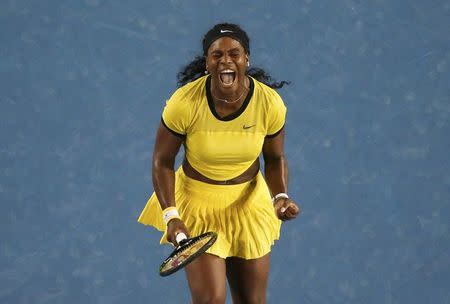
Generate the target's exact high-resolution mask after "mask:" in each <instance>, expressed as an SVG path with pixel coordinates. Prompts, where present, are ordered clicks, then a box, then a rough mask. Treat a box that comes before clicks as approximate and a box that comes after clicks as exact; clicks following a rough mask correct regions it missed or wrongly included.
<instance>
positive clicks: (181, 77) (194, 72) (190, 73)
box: [177, 23, 290, 89]
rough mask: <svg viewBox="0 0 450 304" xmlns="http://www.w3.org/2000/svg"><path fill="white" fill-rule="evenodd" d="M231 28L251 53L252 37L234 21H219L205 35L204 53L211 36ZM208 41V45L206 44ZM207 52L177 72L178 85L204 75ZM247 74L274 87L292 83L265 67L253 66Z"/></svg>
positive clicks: (277, 87)
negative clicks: (275, 78) (278, 80)
mask: <svg viewBox="0 0 450 304" xmlns="http://www.w3.org/2000/svg"><path fill="white" fill-rule="evenodd" d="M224 28H225V29H229V30H232V31H235V32H237V33H239V37H240V38H241V39H240V42H241V44H242V45H243V47H244V49H245V51H246V52H247V53H248V54H250V38H249V37H248V35H247V33H246V32H245V31H244V30H242V28H241V27H240V26H239V25H237V24H232V23H219V24H216V25H215V26H214V27H213V28H211V29H210V30H209V31H208V32H207V33H206V34H205V36H204V37H203V49H204V53H206V51H205V48H206V47H208V46H209V45H208V44H207V42H208V41H209V37H210V36H211V35H212V34H213V33H214V32H215V31H218V30H219V29H224ZM205 43H206V45H205ZM205 56H206V54H205V55H203V56H196V57H195V58H194V60H192V61H191V62H190V63H189V64H187V65H186V66H185V67H184V68H182V69H181V71H180V72H179V73H178V74H177V80H178V86H179V87H181V86H183V85H185V84H187V83H189V82H191V81H194V80H196V79H198V78H200V77H202V76H203V75H204V73H205V70H206V58H205ZM247 74H248V75H250V76H251V77H253V78H255V79H256V80H258V81H261V82H262V83H264V84H266V85H268V86H269V87H271V88H273V89H279V88H282V87H283V86H284V85H285V84H290V82H289V81H285V80H282V81H280V82H277V81H275V80H273V79H272V77H271V76H270V75H269V74H268V73H267V72H266V71H264V70H263V69H261V68H257V67H251V68H249V69H248V70H247Z"/></svg>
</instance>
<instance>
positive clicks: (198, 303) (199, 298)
mask: <svg viewBox="0 0 450 304" xmlns="http://www.w3.org/2000/svg"><path fill="white" fill-rule="evenodd" d="M225 298H226V294H219V293H217V294H203V295H195V296H193V297H192V304H225Z"/></svg>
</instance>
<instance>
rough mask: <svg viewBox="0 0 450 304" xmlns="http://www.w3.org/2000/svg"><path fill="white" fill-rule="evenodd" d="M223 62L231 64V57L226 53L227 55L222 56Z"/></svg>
mask: <svg viewBox="0 0 450 304" xmlns="http://www.w3.org/2000/svg"><path fill="white" fill-rule="evenodd" d="M222 62H224V63H230V62H231V56H230V55H228V54H226V53H225V54H224V55H223V56H222Z"/></svg>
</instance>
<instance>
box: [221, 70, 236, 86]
mask: <svg viewBox="0 0 450 304" xmlns="http://www.w3.org/2000/svg"><path fill="white" fill-rule="evenodd" d="M219 78H220V81H221V82H222V85H223V86H226V87H228V86H231V85H233V83H234V81H235V80H236V72H234V71H232V70H223V71H222V72H220V73H219Z"/></svg>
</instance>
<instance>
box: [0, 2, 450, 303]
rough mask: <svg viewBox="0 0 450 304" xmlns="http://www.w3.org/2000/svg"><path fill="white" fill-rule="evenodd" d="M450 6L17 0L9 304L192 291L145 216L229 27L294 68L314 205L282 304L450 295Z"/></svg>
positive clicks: (299, 184)
mask: <svg viewBox="0 0 450 304" xmlns="http://www.w3.org/2000/svg"><path fill="white" fill-rule="evenodd" d="M449 17H450V2H449V1H440V0H435V1H418V0H408V1H406V0H404V1H388V0H377V1H359V0H345V1H312V0H304V1H245V3H243V2H241V1H237V0H230V1H222V0H213V1H208V2H207V1H181V0H172V1H145V0H130V1H118V0H114V1H106V0H83V1H49V0H42V1H31V0H28V1H26V0H18V1H13V0H2V1H1V2H0V103H1V108H0V109H1V111H0V136H1V141H0V166H1V171H0V203H1V205H0V303H2V304H3V303H5V304H22V303H23V304H28V303H33V304H40V303H65V304H71V303H95V304H98V303H108V304H112V303H125V302H127V303H188V302H189V292H188V288H187V284H186V282H185V277H184V274H183V272H179V273H177V274H175V275H174V276H171V277H168V278H160V277H159V275H158V273H157V269H158V266H159V264H160V262H161V260H162V258H163V257H164V256H166V255H167V254H168V253H169V252H170V250H171V248H170V247H167V246H160V245H159V238H160V234H159V232H157V231H155V230H153V229H151V228H147V227H144V226H142V225H139V224H138V223H137V222H136V219H137V216H138V215H139V213H140V211H141V209H142V208H143V207H144V205H145V203H146V201H147V198H148V197H149V195H150V194H151V192H152V186H151V180H150V167H151V164H150V159H151V153H152V149H153V141H154V134H155V129H156V127H157V126H158V124H159V119H160V115H161V109H162V107H163V105H164V103H165V100H166V99H167V98H168V97H169V96H170V95H171V92H172V91H173V90H174V89H175V88H176V78H175V76H176V73H177V72H178V71H179V70H180V68H181V67H182V66H183V65H185V64H187V63H188V62H189V61H190V60H191V59H192V58H193V57H194V56H196V55H200V54H201V39H202V36H203V34H204V33H205V32H206V31H207V30H208V29H209V28H210V27H212V26H213V25H214V24H215V23H218V22H223V21H231V22H235V23H239V24H240V25H242V27H243V28H244V29H245V30H247V31H248V33H249V35H250V37H251V52H252V53H251V63H252V65H254V66H260V67H263V68H265V69H267V70H268V71H269V72H270V73H271V74H272V75H273V76H274V77H275V78H276V79H278V80H290V81H292V84H291V85H290V86H288V87H286V88H283V89H281V90H280V91H279V92H280V94H281V95H282V96H283V98H284V100H285V103H286V104H287V106H288V111H289V112H288V122H287V143H286V153H287V156H288V158H289V160H290V191H289V193H290V194H291V196H292V197H293V198H295V199H296V200H297V201H298V202H300V203H301V205H302V206H303V214H302V216H301V217H299V218H298V219H297V220H295V221H293V222H289V223H287V224H285V225H284V226H283V229H282V238H281V240H280V241H279V242H278V243H277V244H276V246H275V247H274V250H273V253H272V268H271V276H270V287H269V292H268V300H269V303H337V304H339V303H355V304H356V303H377V304H378V303H389V304H393V303H411V304H415V303H433V304H435V303H449V301H450V289H449V288H448V286H450V231H449V229H450V161H449V154H450V135H449V132H450V97H449V96H450V35H449V28H450V18H449ZM445 286H447V287H445ZM228 301H229V302H231V301H230V300H228Z"/></svg>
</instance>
